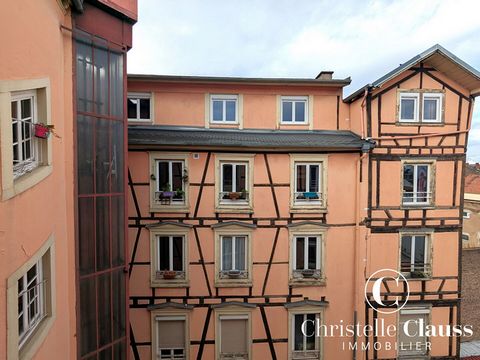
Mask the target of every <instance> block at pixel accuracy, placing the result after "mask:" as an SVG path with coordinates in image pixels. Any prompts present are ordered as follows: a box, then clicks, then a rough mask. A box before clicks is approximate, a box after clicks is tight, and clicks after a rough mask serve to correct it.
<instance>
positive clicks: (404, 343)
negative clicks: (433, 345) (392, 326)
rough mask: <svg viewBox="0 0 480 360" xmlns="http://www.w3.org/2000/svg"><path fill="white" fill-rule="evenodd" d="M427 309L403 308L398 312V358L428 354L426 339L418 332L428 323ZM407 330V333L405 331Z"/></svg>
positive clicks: (423, 334)
mask: <svg viewBox="0 0 480 360" xmlns="http://www.w3.org/2000/svg"><path fill="white" fill-rule="evenodd" d="M429 315H430V309H429V308H409V309H407V308H404V309H402V310H400V315H399V321H398V322H399V324H398V325H399V326H398V355H399V356H415V355H416V356H425V355H427V354H428V337H427V336H425V332H421V331H418V329H419V326H422V325H421V323H420V321H423V326H427V325H428V324H429V323H430V321H429ZM406 329H408V331H407V332H408V333H406V332H405V330H406Z"/></svg>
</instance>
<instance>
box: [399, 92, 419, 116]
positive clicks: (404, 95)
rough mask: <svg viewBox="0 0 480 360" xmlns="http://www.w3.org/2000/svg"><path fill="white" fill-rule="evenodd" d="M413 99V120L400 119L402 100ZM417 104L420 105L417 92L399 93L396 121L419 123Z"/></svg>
mask: <svg viewBox="0 0 480 360" xmlns="http://www.w3.org/2000/svg"><path fill="white" fill-rule="evenodd" d="M404 98H405V99H413V100H415V103H414V108H413V115H414V118H413V119H402V100H403V99H404ZM419 103H420V93H418V92H401V93H400V96H399V105H398V106H399V110H398V120H399V121H400V122H407V123H408V122H410V123H412V122H419V121H420V116H419V115H420V114H419V112H420V108H419Z"/></svg>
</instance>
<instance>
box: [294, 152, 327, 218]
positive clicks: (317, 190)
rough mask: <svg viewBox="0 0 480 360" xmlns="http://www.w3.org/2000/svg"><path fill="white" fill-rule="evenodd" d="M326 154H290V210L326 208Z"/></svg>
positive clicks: (318, 209) (300, 210)
mask: <svg viewBox="0 0 480 360" xmlns="http://www.w3.org/2000/svg"><path fill="white" fill-rule="evenodd" d="M327 159H328V158H327V156H325V155H314V154H304V155H303V154H291V155H290V171H291V173H290V174H291V175H290V207H291V209H290V211H291V212H305V211H306V212H308V211H311V212H317V211H322V210H326V207H327V194H326V190H327V187H326V178H327V168H328V167H327Z"/></svg>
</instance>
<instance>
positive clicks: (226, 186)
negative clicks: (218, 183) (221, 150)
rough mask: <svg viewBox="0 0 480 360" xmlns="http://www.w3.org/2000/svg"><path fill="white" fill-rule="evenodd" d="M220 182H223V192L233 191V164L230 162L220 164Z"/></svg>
mask: <svg viewBox="0 0 480 360" xmlns="http://www.w3.org/2000/svg"><path fill="white" fill-rule="evenodd" d="M222 169H223V171H222V173H223V177H222V184H223V187H222V189H223V191H224V192H230V191H233V189H232V177H233V173H232V172H233V165H231V164H223V165H222Z"/></svg>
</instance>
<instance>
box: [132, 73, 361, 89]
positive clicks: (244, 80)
mask: <svg viewBox="0 0 480 360" xmlns="http://www.w3.org/2000/svg"><path fill="white" fill-rule="evenodd" d="M128 80H136V81H151V82H173V83H175V82H185V83H189V84H194V83H197V84H202V83H217V84H218V83H222V84H255V85H289V86H305V85H308V86H337V87H338V86H342V87H343V86H346V85H349V84H350V83H351V81H352V80H351V79H350V78H349V77H348V78H345V79H323V78H322V79H320V78H318V79H307V78H256V77H220V76H179V75H148V74H128Z"/></svg>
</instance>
